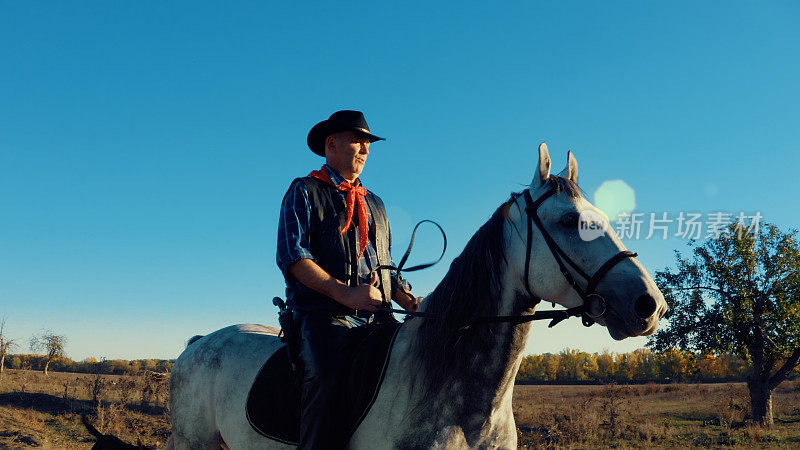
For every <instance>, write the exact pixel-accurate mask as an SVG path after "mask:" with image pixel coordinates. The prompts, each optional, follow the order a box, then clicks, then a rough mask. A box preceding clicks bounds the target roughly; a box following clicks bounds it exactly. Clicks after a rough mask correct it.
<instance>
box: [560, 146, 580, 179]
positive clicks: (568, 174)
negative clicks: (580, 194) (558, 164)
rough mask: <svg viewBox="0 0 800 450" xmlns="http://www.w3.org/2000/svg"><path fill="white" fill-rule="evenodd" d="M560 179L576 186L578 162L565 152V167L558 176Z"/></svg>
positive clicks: (569, 153)
mask: <svg viewBox="0 0 800 450" xmlns="http://www.w3.org/2000/svg"><path fill="white" fill-rule="evenodd" d="M558 176H559V177H561V178H566V179H568V180H570V181H572V182H573V183H575V184H578V161H577V160H576V159H575V155H573V154H572V152H567V167H564V170H562V171H561V173H559V174H558Z"/></svg>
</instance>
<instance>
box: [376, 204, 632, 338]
mask: <svg viewBox="0 0 800 450" xmlns="http://www.w3.org/2000/svg"><path fill="white" fill-rule="evenodd" d="M555 192H556V191H555V189H550V190H549V191H547V192H546V193H544V194H542V196H541V197H539V198H538V199H536V201H533V198H532V197H531V194H530V191H529V190H527V189H526V190H525V192H524V194H523V195H524V198H525V213H526V215H527V216H528V230H527V237H528V239H527V242H526V247H527V248H526V252H525V290H527V291H528V295H530V298H531V300H532V301H533V305H534V306H535V305H537V304H538V303H539V302H540V301H541V298H540V297H538V296H537V295H535V294H534V293H533V291H532V290H531V288H530V285H529V281H528V280H529V279H530V265H531V250H532V249H533V225H534V224H536V226H537V227H538V228H539V231H540V232H541V234H542V237H544V241H545V243H546V244H547V247H548V248H549V249H550V253H552V255H553V258H555V260H556V263H558V267H559V270H560V271H561V274H562V275H563V276H564V278H565V279H566V280H567V282H568V283H569V284H570V286H572V289H573V290H575V292H576V293H577V294H578V295H579V296H580V297H581V299H582V300H583V304H582V305H580V306H575V307H572V308H568V309H563V310H550V311H535V312H534V313H533V314H523V315H515V316H485V317H476V318H475V319H474V320H473V321H472V322H471V323H470V324H467V325H466V326H465V328H467V327H469V326H471V325H477V324H482V323H511V324H514V325H518V324H521V323H526V322H531V321H534V320H550V323H549V324H548V325H547V326H548V328H552V327H554V326H555V325H557V324H558V323H560V322H561V321H563V320H565V319H568V318H570V317H581V322H582V323H583V325H584V326H587V327H589V326H592V325H593V324H594V322H595V320H596V319H599V318H600V317H602V316H603V315H605V314H606V312H608V310H609V308H610V306H609V305H608V303H607V302H606V300H605V299H604V298H603V297H602V296H601V295H600V294H597V293H595V292H594V290H595V289H596V288H597V285H598V284H599V283H600V280H602V279H603V277H605V276H606V274H607V273H608V272H609V271H610V270H611V269H612V268H613V267H614V266H615V265H617V263H619V262H621V261H623V260H625V259H627V258H635V257H636V256H638V255H637V253H634V252H631V251H628V250H623V251H620V252H619V253H617V254H616V255H614V256H613V257H611V258H610V259H609V260H608V261H606V262H605V263H603V265H602V266H600V268H599V269H598V270H597V271H596V272H595V273H594V275H589V274H587V273H586V272H585V271H584V270H583V269H581V268H580V267H579V266H578V265H577V264H576V263H575V262H574V261H572V259H570V257H569V256H568V255H567V254H566V253H565V252H564V251H563V250H562V249H561V247H559V246H558V244H557V243H556V241H555V240H554V239H553V237H552V236H550V233H548V232H547V230H546V229H545V228H544V225H543V224H542V221H541V219H540V218H539V214H538V210H539V207H540V206H541V205H542V203H543V202H544V201H545V200H547V199H548V198H550V197H551V196H552V195H553V194H555ZM423 222H430V223H432V224H434V225H436V226H437V227H438V228H439V231H441V232H442V237H443V238H444V248H443V249H442V254H441V255H440V256H439V259H437V260H436V261H434V262H432V263H427V264H420V265H417V266H413V267H409V268H407V269H404V268H403V265H404V264H405V263H406V260H408V256H409V255H410V254H411V248H412V247H413V245H414V236H415V234H416V232H417V228H418V227H419V226H420V225H421V224H422V223H423ZM446 248H447V236H446V235H445V233H444V230H443V229H442V227H440V226H439V224H437V223H436V222H433V221H431V220H423V221H420V222H419V223H417V225H416V226H415V227H414V231H413V233H412V234H411V242H410V243H409V244H408V249H407V250H406V253H405V254H404V255H403V258H402V259H401V260H400V264H399V265H398V267H393V266H387V265H382V266H378V267H377V268H376V269H375V270H376V271H377V270H396V271H397V275H396V277H397V280H398V285H400V284H399V278H400V272H412V271H415V270H421V269H425V268H428V267H431V266H433V265H434V264H436V263H438V262H439V261H441V259H442V257H443V256H444V252H445V249H446ZM564 261H566V263H567V264H569V265H570V266H571V267H572V268H573V269H574V270H575V271H576V272H577V273H578V274H579V275H580V276H582V277H583V278H584V279H586V280H587V285H586V289H585V290H584V289H582V288H581V287H580V286H579V285H578V283H577V282H576V281H575V278H574V277H573V276H572V274H571V273H570V271H569V270H568V269H567V267H566V266H565V265H564ZM598 308H599V309H598ZM377 309H378V310H379V311H383V312H388V313H397V314H403V315H406V316H412V317H421V318H425V319H432V320H442V318H441V317H440V316H437V315H435V314H431V313H426V312H420V311H406V310H403V309H394V308H391V307H386V306H380V307H378V308H377Z"/></svg>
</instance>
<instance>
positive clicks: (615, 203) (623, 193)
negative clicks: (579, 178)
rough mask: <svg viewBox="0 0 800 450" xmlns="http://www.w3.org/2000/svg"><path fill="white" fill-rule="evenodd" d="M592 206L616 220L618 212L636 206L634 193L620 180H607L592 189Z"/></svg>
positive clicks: (628, 212)
mask: <svg viewBox="0 0 800 450" xmlns="http://www.w3.org/2000/svg"><path fill="white" fill-rule="evenodd" d="M594 206H596V207H597V208H598V209H600V210H601V211H603V212H604V213H606V215H607V216H608V219H609V220H611V221H616V220H617V218H618V217H619V215H620V214H622V213H626V214H630V213H631V211H633V209H634V208H636V193H635V192H634V191H633V188H632V187H630V186H628V183H626V182H624V181H622V180H607V181H604V182H603V184H601V185H600V187H598V188H597V190H596V191H594Z"/></svg>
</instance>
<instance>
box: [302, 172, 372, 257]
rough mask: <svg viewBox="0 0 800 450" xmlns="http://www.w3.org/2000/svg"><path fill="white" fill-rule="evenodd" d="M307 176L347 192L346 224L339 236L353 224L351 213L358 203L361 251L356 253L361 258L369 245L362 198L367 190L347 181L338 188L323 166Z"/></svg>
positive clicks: (365, 210)
mask: <svg viewBox="0 0 800 450" xmlns="http://www.w3.org/2000/svg"><path fill="white" fill-rule="evenodd" d="M308 176H310V177H314V178H316V179H318V180H322V181H324V182H326V183H328V184H330V185H331V186H333V187H335V188H336V189H338V190H340V191H342V192H347V197H346V202H347V223H345V224H344V227H343V228H342V231H340V232H339V234H345V233H346V232H347V230H348V229H349V228H350V226H351V225H352V224H353V211H355V206H356V203H358V246H359V248H360V249H361V251H360V252H358V257H359V258H361V255H363V254H364V250H366V248H367V244H368V243H369V225H368V223H367V201H366V200H365V199H364V197H365V196H366V195H367V190H366V189H364V186H362V185H358V186H353V185H352V184H350V183H349V182H348V181H347V180H344V181H342V184H340V185H338V186H337V185H335V184H334V183H333V180H331V177H330V175H328V172H327V171H326V170H325V166H323V167H322V168H321V169H319V170H315V171H313V172H311V173H310V174H308Z"/></svg>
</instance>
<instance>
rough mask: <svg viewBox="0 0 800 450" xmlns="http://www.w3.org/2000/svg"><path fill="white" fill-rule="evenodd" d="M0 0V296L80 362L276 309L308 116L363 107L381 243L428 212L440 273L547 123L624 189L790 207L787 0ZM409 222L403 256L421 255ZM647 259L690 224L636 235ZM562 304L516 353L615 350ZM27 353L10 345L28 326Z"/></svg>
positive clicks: (398, 248)
mask: <svg viewBox="0 0 800 450" xmlns="http://www.w3.org/2000/svg"><path fill="white" fill-rule="evenodd" d="M375 3H376V2H365V3H360V4H356V3H352V2H350V3H347V4H344V3H341V2H339V3H335V4H334V3H330V2H314V4H312V3H311V2H269V3H268V2H238V1H235V2H225V3H217V2H213V3H212V2H200V1H192V2H154V1H149V2H119V1H115V2H80V3H70V2H35V1H25V2H2V3H0V61H2V63H0V207H1V208H2V209H0V211H1V212H0V214H2V215H1V216H0V316H3V315H5V316H7V318H8V322H7V326H6V331H7V332H8V333H9V334H10V336H11V337H15V338H18V339H20V340H21V341H22V342H23V343H24V342H26V341H27V338H28V337H29V336H30V335H31V334H33V333H35V332H37V331H38V330H40V329H52V330H53V331H56V332H58V333H62V334H64V335H66V336H67V337H68V339H69V343H68V346H67V353H68V355H69V356H70V357H72V358H74V359H83V358H86V357H88V356H95V357H103V356H104V357H107V358H148V357H160V358H174V357H176V356H177V355H178V354H179V353H180V351H181V350H182V347H183V343H184V342H185V340H186V339H187V338H188V337H190V336H192V335H194V334H203V333H208V332H211V331H213V330H215V329H218V328H221V327H224V326H227V325H230V324H234V323H251V322H256V323H267V324H272V325H274V324H276V319H275V309H274V308H273V307H272V306H271V304H270V299H271V298H272V297H273V296H275V295H282V293H283V280H282V277H281V275H280V272H279V271H278V269H277V267H276V265H275V235H276V225H277V214H278V208H279V205H280V201H281V197H282V195H283V193H284V191H285V190H286V187H287V186H288V183H289V181H290V180H291V179H292V178H294V177H296V176H302V175H305V174H307V173H308V172H309V171H310V170H312V169H316V168H318V167H319V166H320V165H321V163H322V161H321V158H319V157H317V156H316V155H314V154H312V153H311V152H310V151H309V150H308V149H307V148H306V145H305V137H306V133H307V132H308V130H309V128H310V127H311V126H312V125H314V123H316V122H317V121H319V120H322V119H325V118H326V117H327V116H328V115H329V114H330V113H331V112H333V111H335V110H338V109H360V110H363V111H365V113H366V115H367V119H368V121H369V124H370V126H371V128H372V129H373V130H374V131H375V133H376V134H378V135H380V136H385V137H387V138H388V140H387V141H386V142H379V143H376V144H375V145H374V146H373V147H372V149H371V150H372V153H371V155H370V159H369V162H368V164H367V167H366V171H365V173H364V174H363V177H362V179H363V181H364V183H365V185H366V186H367V187H368V188H370V189H372V190H374V191H375V192H377V193H378V194H379V195H381V196H382V198H383V199H384V201H385V203H386V204H387V207H388V211H389V216H390V220H391V222H392V225H393V230H394V232H395V249H394V250H395V255H396V256H399V254H400V253H401V252H402V249H403V248H404V247H405V245H406V243H407V242H408V236H409V234H410V228H411V226H412V225H413V223H415V222H416V221H417V220H420V219H424V218H430V219H434V220H437V221H438V222H439V223H441V224H442V226H444V227H445V229H446V230H447V232H448V236H449V238H450V248H449V249H448V253H447V255H446V260H445V261H444V262H443V263H442V264H440V265H439V266H437V267H435V268H433V269H431V270H429V271H427V272H426V273H423V274H420V275H411V276H410V277H409V278H410V280H411V281H412V283H413V284H414V285H415V290H416V292H417V293H418V294H420V295H421V294H425V293H427V292H429V291H430V290H431V289H432V288H433V287H434V286H435V284H436V282H437V281H438V280H439V279H441V277H442V275H443V274H444V272H445V271H446V269H447V266H448V265H449V262H450V260H452V258H453V257H455V256H456V255H457V254H458V253H459V252H460V250H461V248H463V245H464V244H465V242H466V241H467V239H468V238H469V237H470V236H471V235H472V233H473V232H474V231H475V230H476V229H477V228H478V227H479V226H480V224H482V223H483V222H484V221H485V220H486V219H487V218H488V217H489V215H490V214H491V213H492V212H493V211H494V209H495V208H496V207H497V206H498V205H499V204H500V203H501V202H502V201H504V200H505V199H506V198H507V197H508V194H509V192H511V191H517V190H520V189H521V187H522V186H523V185H524V184H526V183H528V182H530V179H531V177H532V174H533V170H534V168H535V163H536V155H537V153H536V147H537V145H538V143H539V142H541V141H546V142H547V143H548V145H549V147H550V151H551V155H552V157H553V160H554V169H556V170H557V171H560V170H561V168H562V167H563V166H564V164H565V162H566V152H567V150H572V151H573V152H574V153H575V155H576V157H577V159H578V163H579V166H580V174H581V179H580V182H581V185H582V187H583V188H584V190H586V191H587V192H588V193H590V194H591V193H593V192H594V191H595V190H596V189H597V188H598V186H600V184H601V183H602V182H603V181H605V180H615V179H622V180H624V181H625V182H626V183H627V184H628V185H630V186H631V187H633V189H634V190H635V193H636V211H640V212H651V211H656V212H660V211H669V212H671V213H673V212H677V211H693V212H700V213H703V214H707V213H710V212H714V211H729V212H734V213H735V212H738V211H740V210H743V211H745V212H754V211H760V212H761V213H762V214H763V215H764V217H765V218H766V219H767V220H769V221H771V222H774V223H776V224H778V225H779V226H781V227H783V228H789V227H795V226H797V224H798V222H800V212H798V208H797V200H796V199H797V196H798V194H800V177H798V175H797V171H798V167H800V157H799V156H798V146H799V143H800V126H798V125H799V124H800V83H798V79H800V52H798V48H800V6H798V4H797V3H796V2H789V1H787V2H728V1H717V2H711V1H709V2H668V3H661V4H659V5H658V6H656V4H655V3H653V2H639V1H634V2H594V1H587V2H520V3H517V4H513V3H508V4H505V5H499V4H490V3H487V2H452V3H449V4H441V5H432V4H430V3H429V2H419V3H405V2H402V3H397V2H395V3H393V4H392V5H391V6H385V5H377V4H375ZM437 239H438V237H437V236H436V234H435V233H434V232H433V231H430V230H429V233H428V234H427V235H426V236H423V237H422V243H421V244H420V246H419V248H420V250H419V252H418V253H417V254H416V255H415V257H414V258H415V259H416V261H419V262H422V261H426V260H428V259H430V258H431V257H433V256H434V255H435V254H436V253H437V252H438V249H439V247H438V246H439V243H438V241H437ZM626 244H627V245H628V247H630V248H631V249H633V250H636V251H638V252H639V253H640V255H641V256H640V259H641V260H642V262H643V263H644V264H645V265H646V267H648V269H649V270H650V272H651V273H652V272H654V271H655V270H659V269H662V268H664V267H665V266H667V265H669V264H671V263H672V261H673V256H672V250H673V249H682V248H685V246H686V243H685V241H684V240H681V239H670V240H667V241H663V240H656V239H651V240H642V239H640V240H627V241H626ZM643 343H644V339H632V340H626V341H622V342H619V343H617V342H614V341H612V340H611V338H610V337H609V336H608V334H607V332H606V331H605V330H604V329H600V328H598V327H593V328H592V329H588V330H584V329H583V328H582V327H581V326H580V325H579V324H578V323H577V321H575V322H574V323H571V324H569V325H561V326H559V327H557V328H555V329H552V330H548V329H547V328H546V326H545V325H544V324H537V325H535V327H534V330H533V332H532V335H531V339H530V341H529V345H528V348H527V351H528V352H535V353H539V352H546V351H551V352H557V351H560V350H561V349H563V348H565V347H572V348H579V349H582V350H585V351H590V352H593V351H600V350H602V349H603V348H608V349H611V350H613V351H629V350H632V349H634V348H637V347H639V346H642V345H643ZM21 350H23V351H27V348H25V346H23V348H22V349H21Z"/></svg>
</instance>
